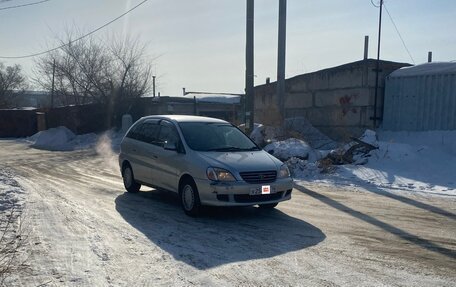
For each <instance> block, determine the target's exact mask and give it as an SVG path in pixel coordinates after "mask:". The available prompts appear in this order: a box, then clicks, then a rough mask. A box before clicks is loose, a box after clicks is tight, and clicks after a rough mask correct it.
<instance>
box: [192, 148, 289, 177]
mask: <svg viewBox="0 0 456 287" xmlns="http://www.w3.org/2000/svg"><path fill="white" fill-rule="evenodd" d="M199 154H200V156H201V157H202V158H203V159H204V160H205V161H206V162H207V163H208V164H209V165H210V166H212V167H220V168H225V169H228V170H230V171H232V172H235V173H236V172H243V171H265V170H277V169H278V168H279V167H280V165H281V164H282V163H281V162H280V161H279V160H278V159H276V158H275V157H273V156H271V155H270V154H268V153H267V152H265V151H264V150H261V151H240V152H199Z"/></svg>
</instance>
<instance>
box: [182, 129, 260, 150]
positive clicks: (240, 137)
mask: <svg viewBox="0 0 456 287" xmlns="http://www.w3.org/2000/svg"><path fill="white" fill-rule="evenodd" d="M179 126H180V128H181V130H182V133H183V135H184V138H185V141H186V142H187V144H188V146H189V147H190V148H191V149H193V150H196V151H219V152H226V151H254V150H260V149H259V148H258V146H257V145H256V144H255V143H254V142H252V140H250V139H249V138H248V137H247V136H246V135H245V134H243V133H242V132H241V131H240V130H239V129H237V128H236V127H234V126H232V125H230V124H224V123H197V122H188V123H180V124H179Z"/></svg>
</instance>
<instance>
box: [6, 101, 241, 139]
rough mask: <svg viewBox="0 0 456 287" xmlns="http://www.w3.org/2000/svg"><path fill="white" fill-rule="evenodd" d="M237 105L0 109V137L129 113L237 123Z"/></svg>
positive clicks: (92, 128)
mask: <svg viewBox="0 0 456 287" xmlns="http://www.w3.org/2000/svg"><path fill="white" fill-rule="evenodd" d="M240 112H241V108H240V105H239V104H227V103H205V102H199V103H194V102H193V101H192V100H189V99H176V98H161V99H160V100H158V99H154V98H138V99H131V100H127V101H124V102H122V103H121V104H120V105H118V106H117V107H114V108H113V110H112V112H111V113H109V112H108V109H107V107H106V106H104V105H101V104H89V105H80V106H67V107H59V108H53V109H36V110H0V138H6V137H26V136H31V135H33V134H35V133H36V132H38V130H43V129H48V128H55V127H58V126H65V127H67V128H69V129H70V130H72V131H73V132H74V133H76V134H85V133H91V132H99V131H103V130H106V129H109V128H111V127H114V126H116V127H120V126H121V120H122V115H124V114H130V115H132V117H133V120H135V121H136V120H138V119H139V118H141V117H143V116H147V115H157V114H184V115H194V114H196V115H203V116H211V117H216V118H221V119H224V120H227V121H230V122H232V123H236V124H237V123H239V122H240V118H241V116H240Z"/></svg>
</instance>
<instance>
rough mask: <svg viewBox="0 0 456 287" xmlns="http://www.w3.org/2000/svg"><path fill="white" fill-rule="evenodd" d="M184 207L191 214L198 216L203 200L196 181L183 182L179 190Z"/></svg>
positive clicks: (186, 212)
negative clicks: (201, 200)
mask: <svg viewBox="0 0 456 287" xmlns="http://www.w3.org/2000/svg"><path fill="white" fill-rule="evenodd" d="M179 195H180V200H181V204H182V209H184V212H185V214H187V215H189V216H192V217H194V216H197V215H198V214H199V213H200V210H201V202H200V198H199V194H198V190H197V188H196V185H195V183H194V182H193V181H192V180H186V181H184V182H183V183H182V185H181V189H180V191H179Z"/></svg>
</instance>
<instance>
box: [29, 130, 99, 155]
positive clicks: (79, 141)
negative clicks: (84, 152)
mask: <svg viewBox="0 0 456 287" xmlns="http://www.w3.org/2000/svg"><path fill="white" fill-rule="evenodd" d="M96 140H97V135H96V134H94V133H90V134H84V135H78V136H77V135H75V134H74V133H73V132H72V131H71V130H69V129H68V128H66V127H63V126H60V127H57V128H51V129H48V130H45V131H41V132H38V133H36V134H34V135H33V136H31V137H29V138H27V139H26V141H27V142H29V143H30V144H31V145H30V146H31V147H34V148H38V149H45V150H51V151H70V150H78V149H85V148H90V147H92V146H94V145H95V142H96Z"/></svg>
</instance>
